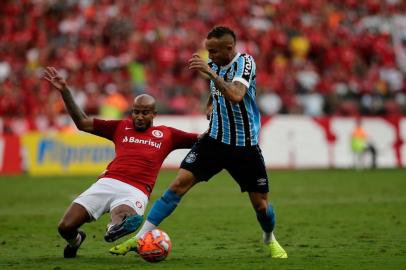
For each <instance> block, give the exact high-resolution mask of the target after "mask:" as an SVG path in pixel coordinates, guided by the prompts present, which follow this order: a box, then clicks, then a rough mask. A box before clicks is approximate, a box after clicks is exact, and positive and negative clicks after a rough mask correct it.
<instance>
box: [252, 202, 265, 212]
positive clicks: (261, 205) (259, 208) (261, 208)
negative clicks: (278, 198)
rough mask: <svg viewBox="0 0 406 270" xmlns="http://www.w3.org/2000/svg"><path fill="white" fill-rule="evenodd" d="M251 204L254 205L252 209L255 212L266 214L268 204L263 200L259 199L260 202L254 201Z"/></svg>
mask: <svg viewBox="0 0 406 270" xmlns="http://www.w3.org/2000/svg"><path fill="white" fill-rule="evenodd" d="M252 206H253V207H254V210H255V212H257V213H263V214H266V212H267V210H268V204H267V202H266V201H265V202H263V201H260V202H257V203H254V204H253V205H252Z"/></svg>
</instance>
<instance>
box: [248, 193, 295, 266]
mask: <svg viewBox="0 0 406 270" xmlns="http://www.w3.org/2000/svg"><path fill="white" fill-rule="evenodd" d="M249 197H250V200H251V204H252V206H253V208H254V210H255V212H256V213H257V220H258V222H259V224H260V225H261V227H262V230H263V231H264V233H263V241H264V244H265V245H267V246H268V248H269V250H270V252H271V256H272V258H287V257H288V254H287V253H286V251H285V250H284V249H283V248H282V247H281V245H280V244H279V243H278V241H276V238H275V235H274V233H273V231H274V227H275V214H274V211H273V208H272V205H271V204H270V203H268V193H260V192H250V193H249Z"/></svg>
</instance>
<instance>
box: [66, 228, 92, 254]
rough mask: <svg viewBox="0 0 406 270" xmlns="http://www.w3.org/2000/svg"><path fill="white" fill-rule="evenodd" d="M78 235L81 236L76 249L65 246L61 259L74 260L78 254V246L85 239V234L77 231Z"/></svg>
mask: <svg viewBox="0 0 406 270" xmlns="http://www.w3.org/2000/svg"><path fill="white" fill-rule="evenodd" d="M79 234H80V236H81V240H80V243H79V245H78V246H77V247H73V246H71V245H69V244H67V245H66V247H65V249H64V250H63V257H64V258H75V257H76V253H77V252H78V249H79V248H80V246H81V245H82V244H83V242H84V241H85V239H86V234H85V232H83V231H79Z"/></svg>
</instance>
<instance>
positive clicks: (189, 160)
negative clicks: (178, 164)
mask: <svg viewBox="0 0 406 270" xmlns="http://www.w3.org/2000/svg"><path fill="white" fill-rule="evenodd" d="M195 160H196V153H195V152H190V153H189V154H188V155H187V156H186V158H185V162H186V163H193V162H195Z"/></svg>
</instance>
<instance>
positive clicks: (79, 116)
mask: <svg viewBox="0 0 406 270" xmlns="http://www.w3.org/2000/svg"><path fill="white" fill-rule="evenodd" d="M61 94H62V98H63V101H64V103H65V107H66V109H67V110H68V113H69V115H70V116H71V117H72V120H73V122H75V124H76V126H77V127H78V128H80V126H81V121H82V120H83V119H85V118H87V116H86V114H85V113H84V112H83V110H82V109H81V108H79V106H78V105H77V104H76V102H75V100H74V99H73V96H72V93H71V91H70V90H69V88H66V89H64V90H63V91H61Z"/></svg>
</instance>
